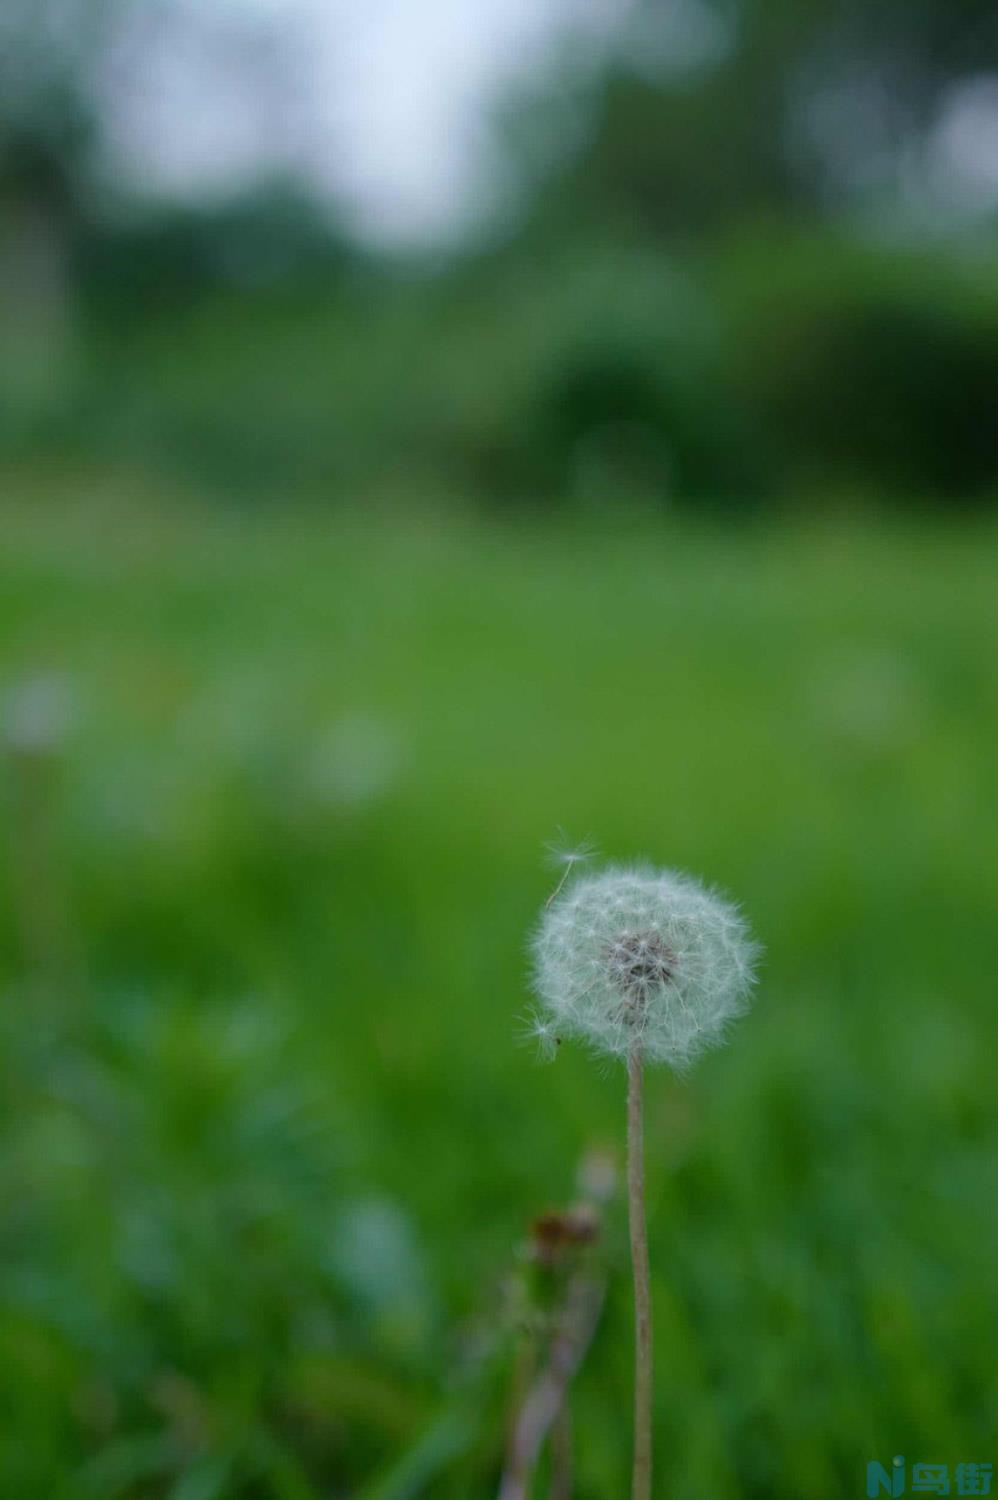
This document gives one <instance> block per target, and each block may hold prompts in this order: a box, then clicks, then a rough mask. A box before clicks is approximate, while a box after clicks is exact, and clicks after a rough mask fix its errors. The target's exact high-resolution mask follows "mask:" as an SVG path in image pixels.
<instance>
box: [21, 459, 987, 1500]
mask: <svg viewBox="0 0 998 1500" xmlns="http://www.w3.org/2000/svg"><path fill="white" fill-rule="evenodd" d="M41 488H42V486H41V485H40V484H36V482H35V481H34V480H32V479H31V478H30V477H25V476H23V475H20V476H18V475H7V476H6V477H5V483H4V490H5V492H6V494H7V496H8V501H7V507H6V521H5V536H6V544H5V547H4V551H3V555H2V561H0V640H2V643H3V644H2V647H0V651H2V657H0V674H2V681H3V682H4V683H6V684H8V685H9V684H11V683H14V682H16V681H19V680H23V679H24V677H25V676H26V675H30V674H33V673H37V672H38V671H41V670H55V671H57V672H59V673H60V674H63V677H64V679H65V683H66V685H67V688H68V690H69V692H70V693H71V695H72V699H73V703H74V714H73V716H72V721H71V724H70V727H69V729H68V731H67V733H66V737H65V740H64V741H63V742H61V743H60V745H59V746H58V747H57V748H56V749H55V750H54V751H53V752H52V754H51V755H50V756H48V758H45V761H44V764H45V768H44V770H43V772H42V774H41V775H39V776H34V773H33V772H28V773H26V769H25V764H24V757H23V755H22V756H20V757H18V756H17V755H14V754H12V753H10V752H8V755H7V762H6V774H5V797H4V801H3V814H4V818H5V821H6V825H7V837H6V838H5V842H4V849H5V853H4V854H3V856H2V859H0V974H2V983H3V989H4V999H3V1007H2V1022H0V1045H2V1049H3V1065H4V1071H5V1075H6V1077H7V1079H8V1088H7V1090H6V1097H5V1102H4V1105H3V1117H2V1136H0V1182H2V1188H3V1198H4V1203H5V1211H4V1214H3V1220H2V1225H0V1329H2V1332H0V1406H2V1409H3V1410H4V1411H5V1413H6V1415H5V1420H4V1422H3V1424H2V1426H0V1492H2V1493H3V1494H4V1495H8V1494H9V1495H11V1496H15V1495H16V1496H17V1497H18V1500H32V1497H35V1496H37V1497H39V1500H41V1497H44V1500H89V1497H94V1500H97V1497H99V1500H115V1497H122V1500H124V1497H127V1500H140V1497H141V1500H146V1497H153V1500H158V1497H161V1496H162V1497H166V1496H169V1497H171V1500H212V1497H216V1496H217V1497H229V1496H232V1497H236V1496H238V1497H246V1500H256V1497H275V1500H305V1497H310V1500H318V1497H319V1496H322V1497H323V1500H327V1497H331V1496H344V1497H346V1496H351V1497H357V1500H403V1497H415V1496H422V1495H426V1496H433V1497H435V1500H437V1497H439V1500H471V1497H478V1496H487V1495H490V1494H492V1493H494V1489H495V1485H496V1482H497V1476H498V1466H499V1461H500V1455H501V1441H502V1424H503V1403H504V1399H505V1380H506V1375H507V1364H506V1353H507V1344H508V1340H507V1339H506V1337H505V1335H504V1332H503V1328H502V1317H501V1312H500V1308H501V1304H502V1290H501V1289H502V1284H503V1280H504V1278H505V1276H506V1275H507V1273H508V1270H509V1267H510V1265H511V1263H512V1260H513V1256H514V1252H515V1247H516V1245H517V1243H518V1242H519V1241H520V1240H521V1239H522V1237H523V1234H524V1231H525V1226H526V1225H527V1223H528V1222H529V1220H530V1218H531V1216H532V1215H533V1214H534V1213H535V1212H537V1211H539V1210H540V1209H542V1208H544V1207H546V1206H548V1205H550V1204H552V1203H559V1202H564V1201H566V1200H567V1199H570V1197H571V1195H572V1191H573V1175H574V1169H575V1164H576V1162H577V1161H578V1159H579V1156H580V1154H581V1153H582V1151H583V1150H584V1149H585V1148H586V1147H587V1146H589V1145H591V1144H593V1143H605V1142H610V1143H619V1142H620V1140H621V1137H622V1128H623V1118H624V1078H623V1075H622V1074H621V1073H620V1072H619V1071H614V1070H608V1071H606V1072H601V1071H600V1070H599V1068H597V1067H594V1065H593V1064H592V1062H591V1061H590V1060H589V1059H587V1058H586V1057H584V1056H583V1055H581V1054H580V1053H578V1052H577V1051H576V1050H574V1049H570V1048H568V1047H567V1046H566V1047H563V1048H562V1049H561V1051H560V1054H559V1056H558V1059H557V1061H556V1063H554V1064H553V1065H550V1066H541V1065H538V1064H537V1063H535V1061H534V1059H533V1057H532V1055H531V1054H530V1052H529V1051H528V1050H524V1049H522V1048H519V1047H517V1046H516V1045H515V1036H516V1031H517V1017H518V1015H520V1013H522V1012H523V1010H524V1009H525V1007H526V1005H527V1003H528V998H529V997H528V995H527V990H526V984H525V978H524V969H525V952H524V939H525V934H526V932H527V930H528V928H529V925H530V923H531V922H532V920H533V918H534V914H535V912H536V910H537V908H538V907H539V905H540V903H541V902H542V901H543V899H544V897H545V895H546V892H547V891H548V889H549V888H550V879H551V877H550V874H549V872H547V871H546V870H545V869H544V867H543V864H542V861H541V859H540V853H541V850H542V845H543V843H544V841H545V840H547V839H550V838H551V837H552V835H553V834H554V833H555V831H556V829H557V827H558V826H559V825H561V826H563V827H565V828H566V829H568V830H570V831H571V832H574V833H577V834H592V835H593V836H594V837H595V838H596V839H597V840H598V841H599V844H600V846H601V848H602V849H603V850H604V851H605V852H606V853H607V854H609V855H611V856H618V857H623V858H629V857H632V856H635V855H646V856H648V857H650V858H653V859H655V860H659V861H662V862H667V863H671V864H676V865H679V866H684V867H688V868H690V869H692V870H694V871H696V872H698V873H701V874H704V875H706V876H708V877H709V878H711V879H713V880H716V881H717V882H718V883H719V884H721V885H722V886H723V887H726V888H727V889H729V890H731V891H732V892H733V893H735V894H737V895H738V896H739V897H741V898H742V899H743V901H744V903H745V906H746V909H747V912H748V915H749V917H750V919H751V921H752V923H753V926H754V927H755V928H756V930H757V931H758V932H759V934H760V935H761V936H762V938H763V939H764V941H765V943H766V946H767V949H768V958H767V962H766V966H765V969H764V973H763V980H762V984H761V988H760V994H759V998H758V1003H757V1006H756V1008H755V1010H754V1012H753V1013H752V1015H751V1016H750V1017H749V1018H748V1019H747V1020H746V1021H744V1022H743V1023H742V1024H741V1025H740V1027H739V1029H738V1030H737V1032H736V1034H735V1037H734V1039H733V1041H732V1044H731V1045H730V1047H729V1048H727V1049H726V1050H725V1051H723V1052H719V1053H717V1054H714V1055H713V1056H711V1057H709V1058H708V1059H707V1060H706V1061H705V1062H704V1063H703V1064H702V1065H701V1066H700V1067H699V1068H698V1070H697V1071H696V1072H695V1074H694V1075H693V1076H692V1077H691V1079H690V1080H689V1081H688V1082H685V1083H681V1084H680V1083H677V1082H675V1081H674V1080H672V1079H671V1078H669V1077H668V1076H666V1075H664V1074H659V1073H652V1074H651V1075H650V1076H649V1079H648V1088H647V1106H648V1118H647V1122H646V1139H647V1153H648V1155H647V1162H648V1188H649V1197H650V1205H649V1206H650V1237H651V1259H652V1270H653V1278H654V1296H655V1313H656V1325H655V1336H656V1351H655V1355H656V1375H657V1389H656V1412H655V1418H656V1463H657V1469H658V1478H659V1483H660V1484H661V1486H662V1489H661V1493H663V1494H668V1495H670V1496H671V1497H677V1500H682V1497H690V1500H702V1497H704V1496H707V1495H710V1496H711V1497H715V1500H727V1497H731V1500H733V1497H747V1500H756V1497H758V1500H763V1497H765V1500H791V1497H792V1500H799V1497H808V1500H824V1497H828V1500H833V1497H834V1500H839V1497H842V1496H849V1495H853V1494H855V1495H860V1494H862V1493H863V1492H864V1485H865V1474H866V1464H867V1461H868V1460H869V1459H873V1458H878V1459H880V1460H881V1461H883V1462H888V1461H889V1459H890V1457H891V1455H893V1454H894V1453H904V1454H905V1455H907V1456H908V1457H909V1460H910V1461H919V1460H925V1461H931V1462H946V1463H948V1464H950V1466H951V1467H952V1466H955V1465H956V1464H957V1463H959V1462H965V1461H967V1462H969V1461H989V1460H994V1459H995V1458H996V1457H998V1455H996V1453H995V1447H994V1443H995V1433H994V1428H993V1390H994V1383H995V1375H996V1357H995V1354H994V1341H993V1330H994V1327H995V1325H996V1315H998V1306H996V1303H998V1293H996V1284H995V1275H994V1266H995V1264H996V1263H998V1228H996V1223H998V1221H996V1217H995V1214H994V1211H993V1206H994V1203H995V1200H996V1195H998V1168H996V1162H998V1155H996V1152H995V1146H996V1138H998V1126H996V1112H995V1109H994V1098H995V1074H994V1062H993V1059H994V1056H995V1052H996V1043H998V1015H996V1011H995V1005H994V975H995V972H996V971H998V930H996V926H995V922H994V912H995V909H996V906H998V853H996V850H998V811H996V804H995V799H994V796H993V776H994V766H993V753H994V744H995V735H996V731H998V691H996V687H995V677H994V659H995V644H996V642H995V614H994V597H995V591H996V587H998V561H996V557H998V553H996V551H995V548H994V541H995V537H994V531H993V528H991V529H990V530H988V529H987V528H986V527H984V526H983V525H977V526H975V527H973V528H971V527H970V526H969V525H968V527H967V528H966V529H962V530H961V529H958V528H957V527H955V526H954V527H951V528H946V527H944V526H942V525H930V524H929V523H927V522H924V523H923V522H921V521H908V522H904V521H902V520H900V519H898V520H897V521H892V522H889V523H888V522H884V521H881V522H877V523H874V522H871V521H869V520H863V519H862V518H839V519H837V520H835V521H826V522H825V523H822V524H818V523H810V524H809V523H806V522H804V521H797V522H794V523H790V524H787V525H786V526H785V527H784V528H783V529H780V530H776V529H770V530H755V531H744V532H723V531H720V530H710V529H707V528H698V527H694V526H692V525H689V524H686V525H680V524H678V523H671V522H668V523H667V522H662V523H660V524H653V523H652V522H650V521H648V522H636V521H635V522H629V523H626V524H624V523H619V524H611V522H610V520H609V519H604V520H598V519H594V520H591V521H589V522H585V523H581V522H580V523H577V524H574V525H569V523H567V522H566V523H564V524H563V525H562V526H561V527H559V528H555V527H546V526H544V525H542V524H540V523H536V524H533V523H529V524H528V523H527V522H522V521H521V522H519V523H514V522H512V521H511V522H510V523H509V524H507V525H506V526H502V525H498V524H495V525H489V524H486V523H485V522H478V521H474V520H470V519H467V518H465V519H459V518H454V517H442V516H439V515H434V514H432V513H422V514H420V515H409V516H406V517H400V516H398V515H395V514H393V513H390V512H385V513H382V514H377V515H373V516H371V517H369V518H368V519H366V520H363V519H361V518H359V517H358V516H356V515H348V516H341V517H335V518H332V517H323V516H321V515H319V514H318V513H316V512H315V511H311V512H306V511H295V510H292V509H289V510H288V511H286V512H285V513H282V514H273V513H272V514H270V515H264V514H258V515H256V516H250V517H239V516H237V515H235V514H233V513H228V512H219V511H215V510H207V509H201V508H199V507H198V506H197V505H196V504H195V503H193V502H192V501H189V500H186V499H185V498H184V497H167V500H169V502H170V503H166V501H165V500H163V499H160V500H156V499H155V498H154V497H148V496H147V497H142V496H139V497H133V496H131V495H129V494H127V493H119V494H115V493H113V492H111V491H110V489H109V486H108V484H107V483H102V482H98V481H97V480H94V481H92V482H90V483H86V482H84V481H83V480H74V481H69V480H65V481H58V482H56V483H54V484H52V483H47V484H46V486H45V488H46V489H47V490H52V491H55V493H52V494H46V495H45V497H44V498H40V496H39V494H38V493H37V490H40V489H41ZM32 777H34V779H32ZM32 799H34V800H32ZM26 804H28V813H29V814H30V815H29V816H26V815H25V808H26ZM32 809H33V811H32ZM39 911H41V912H42V914H43V915H42V918H41V919H39V920H41V922H42V925H41V931H42V932H43V933H47V934H48V941H46V942H45V943H42V944H40V945H39V944H35V946H34V947H33V946H32V944H31V943H30V942H28V943H26V942H25V939H24V936H23V929H24V928H25V925H27V929H28V931H30V930H32V929H31V923H32V921H33V920H35V919H38V918H39ZM46 913H47V914H48V915H47V917H46V916H45V914H46ZM46 920H47V921H48V923H49V925H48V926H47V927H46V926H45V925H44V922H45V921H46ZM35 930H38V920H36V921H35ZM611 1220H612V1222H611V1226H610V1236H609V1252H608V1253H609V1255H610V1259H611V1264H612V1267H613V1275H612V1278H611V1292H610V1298H609V1303H608V1306H607V1311H606V1315H605V1317H604V1320H603V1323H602V1326H601V1328H600V1330H599V1332H598V1335H597V1338H596V1341H595V1343H594V1345H593V1348H592V1350H591V1351H590V1354H589V1357H588V1360H587V1363H586V1365H585V1367H584V1369H583V1371H582V1373H581V1376H580V1378H579V1382H578V1391H577V1397H576V1423H575V1427H576V1434H577V1458H576V1466H577V1493H578V1495H579V1497H580V1500H587V1497H591V1500H606V1497H608V1496H612V1495H620V1494H623V1493H625V1491H626V1485H627V1477H626V1476H627V1474H628V1470H629V1411H630V1358H631V1356H630V1347H631V1345H630V1339H631V1330H630V1316H631V1313H630V1302H629V1288H628V1280H627V1274H626V1264H627V1259H626V1235H625V1225H624V1217H623V1210H622V1206H621V1205H620V1204H619V1203H618V1205H617V1206H616V1208H615V1210H614V1211H613V1213H612V1215H611Z"/></svg>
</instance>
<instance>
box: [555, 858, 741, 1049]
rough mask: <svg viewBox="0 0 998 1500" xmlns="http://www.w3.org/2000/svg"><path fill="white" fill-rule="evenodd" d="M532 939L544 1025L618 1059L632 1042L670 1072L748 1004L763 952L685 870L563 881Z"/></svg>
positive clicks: (731, 911) (635, 870)
mask: <svg viewBox="0 0 998 1500" xmlns="http://www.w3.org/2000/svg"><path fill="white" fill-rule="evenodd" d="M532 946H533V959H534V985H535V989H536V991H537V994H538V996H539V998H540V1001H541V1003H542V1006H543V1012H542V1016H541V1017H539V1020H540V1021H541V1023H542V1027H543V1028H544V1029H545V1030H546V1029H547V1026H550V1028H551V1030H552V1031H553V1032H557V1034H558V1035H559V1036H562V1035H564V1036H576V1037H580V1038H581V1039H582V1040H584V1041H585V1042H587V1043H588V1044H589V1045H590V1046H591V1047H592V1048H593V1049H594V1050H596V1051H598V1052H602V1053H609V1054H611V1055H613V1056H618V1057H626V1056H627V1055H628V1054H629V1053H631V1052H632V1051H633V1050H634V1049H635V1048H638V1049H640V1052H641V1054H642V1056H644V1057H645V1058H647V1059H648V1060H649V1061H652V1062H666V1063H669V1064H671V1066H673V1067H674V1068H677V1069H684V1068H686V1067H688V1066H689V1064H690V1063H691V1062H692V1061H693V1060H694V1058H695V1057H696V1056H697V1055H698V1054H699V1053H700V1052H702V1051H703V1050H704V1049H706V1048H707V1047H710V1046H714V1045H716V1044H717V1043H718V1042H720V1041H721V1040H722V1038H723V1036H724V1032H725V1030H726V1028H727V1026H728V1024H729V1023H730V1022H731V1021H732V1020H733V1019H734V1017H736V1016H738V1015H740V1014H741V1013H742V1012H743V1011H744V1010H745V1009H746V1007H747V1005H748V1000H749V995H750V993H751V989H752V985H753V982H754V978H755V963H756V959H757V957H758V954H759V949H758V947H757V945H756V944H755V943H754V942H753V941H752V938H751V936H750V933H749V930H748V926H747V924H746V922H745V920H744V918H743V917H742V915H741V913H740V912H739V910H738V908H737V907H736V906H734V905H733V904H732V903H731V902H730V901H728V900H727V899H726V898H724V897H723V896H721V895H719V894H718V893H717V892H715V891H712V890H708V889H707V888H706V887H705V886H703V885H702V884H701V883H700V882H699V881H698V880H696V879H694V878H693V877H692V876H690V875H684V874H682V873H681V872H679V871H676V870H656V869H653V868H651V867H646V866H633V867H625V866H615V865H611V866H608V867H607V868H605V869H603V870H601V871H599V872H595V873H592V874H584V875H580V876H578V877H577V878H576V879H574V880H571V881H569V882H566V883H565V885H564V887H563V888H561V889H559V891H558V892H557V894H556V895H555V897H554V898H553V899H552V900H550V901H549V903H548V905H547V906H546V908H545V909H544V911H543V913H542V915H541V920H540V923H539V925H538V928H537V931H536V933H535V935H534V939H533V945H532ZM538 1029H541V1028H538Z"/></svg>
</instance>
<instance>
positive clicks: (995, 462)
mask: <svg viewBox="0 0 998 1500" xmlns="http://www.w3.org/2000/svg"><path fill="white" fill-rule="evenodd" d="M722 265H723V270H722V277H721V291H720V297H721V302H722V304H723V306H724V307H725V308H726V309H727V311H728V314H729V319H730V323H729V338H730V349H731V363H732V366H733V375H732V379H733V383H734V384H735V385H736V386H737V390H738V399H739V400H740V401H741V402H742V403H744V405H745V407H746V408H747V410H749V411H751V412H752V415H753V418H754V425H755V427H756V429H757V430H758V431H760V432H761V433H763V434H765V436H766V439H767V440H768V442H769V444H770V452H771V456H772V460H773V468H774V470H775V471H777V472H778V471H780V470H782V471H783V472H784V473H787V474H790V475H796V476H797V478H798V481H799V482H801V483H802V484H804V485H805V486H814V485H815V484H818V485H821V484H822V483H824V484H835V483H838V484H843V485H844V484H854V485H857V486H859V487H860V488H862V487H867V488H874V489H876V490H879V491H881V492H887V493H888V494H894V495H912V494H914V495H916V496H919V495H921V496H923V497H928V496H933V495H935V496H943V497H946V498H948V499H950V500H953V499H958V500H959V499H963V500H967V499H974V498H981V497H984V498H993V497H994V495H995V493H996V491H998V440H996V437H995V430H994V419H993V418H994V411H993V407H994V391H995V387H996V385H998V284H996V282H995V281H994V278H993V277H992V276H991V275H990V274H988V275H984V274H982V270H981V269H979V268H978V267H976V266H975V265H973V264H968V265H963V264H961V263H960V262H959V261H956V262H954V261H952V260H949V259H946V258H944V257H942V256H938V255H937V256H929V255H926V254H924V253H921V254H919V253H904V252H899V251H896V250H895V251H889V250H883V249H881V250H877V249H874V248H866V249H864V248H862V247H860V246H857V245H849V244H848V243H841V242H837V241H834V240H812V241H811V242H810V243H806V242H805V243H801V244H796V245H794V244H791V245H789V246H786V247H784V248H783V249H782V250H781V252H780V253H779V255H777V253H776V250H775V247H774V245H773V244H772V243H762V244H759V243H756V245H755V246H754V247H752V248H748V249H743V250H741V251H739V252H737V253H736V254H734V255H731V256H729V257H728V258H727V260H726V261H724V262H722Z"/></svg>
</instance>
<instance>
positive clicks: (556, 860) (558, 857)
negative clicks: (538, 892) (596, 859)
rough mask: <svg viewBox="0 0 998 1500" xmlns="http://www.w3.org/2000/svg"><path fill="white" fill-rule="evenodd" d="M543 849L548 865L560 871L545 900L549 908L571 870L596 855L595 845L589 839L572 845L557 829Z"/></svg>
mask: <svg viewBox="0 0 998 1500" xmlns="http://www.w3.org/2000/svg"><path fill="white" fill-rule="evenodd" d="M545 847H546V849H547V852H548V858H549V860H550V863H551V864H553V865H554V866H555V867H556V868H558V869H560V870H561V878H560V879H559V881H558V884H557V885H556V886H555V888H554V890H553V891H552V892H551V894H550V896H549V897H548V899H547V905H548V906H550V905H551V903H552V901H554V899H555V897H556V896H557V895H558V894H559V893H560V892H561V889H562V887H563V886H564V884H565V881H566V880H567V879H568V877H569V876H570V875H571V874H572V872H573V870H575V869H576V868H577V866H579V865H584V864H585V863H586V861H587V860H590V859H592V857H593V855H594V854H595V853H596V845H595V844H594V843H593V842H592V841H591V840H590V839H580V840H579V842H578V843H577V844H572V843H570V842H569V840H568V839H567V838H566V837H565V835H564V833H563V832H562V830H561V829H559V830H558V834H557V836H556V837H555V838H554V839H553V840H552V841H551V843H550V844H547V845H545Z"/></svg>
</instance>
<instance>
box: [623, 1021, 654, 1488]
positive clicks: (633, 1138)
mask: <svg viewBox="0 0 998 1500" xmlns="http://www.w3.org/2000/svg"><path fill="white" fill-rule="evenodd" d="M641 1082H642V1059H641V1047H640V1045H639V1044H636V1045H635V1046H634V1047H632V1049H631V1052H630V1055H629V1056H628V1059H627V1208H628V1216H629V1219H630V1228H631V1269H632V1271H633V1274H634V1470H633V1481H632V1488H631V1496H632V1500H651V1457H652V1450H651V1394H652V1348H651V1281H650V1276H649V1271H648V1230H647V1226H646V1222H645V1169H644V1132H643V1128H642V1112H641Z"/></svg>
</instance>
